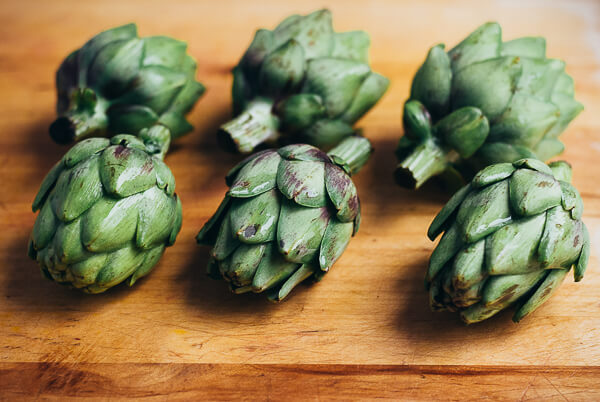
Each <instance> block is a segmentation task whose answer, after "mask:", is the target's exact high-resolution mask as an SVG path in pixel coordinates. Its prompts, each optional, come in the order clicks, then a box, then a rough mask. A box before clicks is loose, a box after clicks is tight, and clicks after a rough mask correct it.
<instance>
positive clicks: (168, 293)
mask: <svg viewBox="0 0 600 402" xmlns="http://www.w3.org/2000/svg"><path fill="white" fill-rule="evenodd" d="M322 5H323V2H322V1H313V0H304V1H286V2H282V1H274V0H271V1H262V2H258V1H255V2H243V1H227V0H222V1H218V2H214V1H212V2H208V1H207V2H201V1H198V0H190V1H184V0H182V1H154V0H152V1H147V0H145V1H141V0H140V1H124V0H109V1H103V2H81V1H74V0H73V1H57V0H55V1H18V2H17V1H13V2H8V1H5V2H3V3H2V5H1V6H0V184H1V185H2V189H1V190H0V223H1V224H2V230H1V231H0V261H1V264H2V269H1V270H0V297H1V298H0V300H1V302H0V322H1V325H0V393H1V394H0V399H11V400H12V399H14V398H36V397H43V398H57V399H63V398H64V397H81V396H94V397H100V398H105V397H123V398H125V397H135V398H138V397H154V398H156V399H166V398H167V397H169V398H174V399H188V398H189V399H201V398H202V399H252V400H268V399H272V400H281V399H336V398H340V399H359V398H373V397H376V396H380V397H388V398H393V399H424V400H430V399H434V398H440V399H475V398H492V399H557V400H558V399H567V400H571V399H573V400H580V399H588V400H600V293H599V291H598V289H600V272H598V271H599V270H598V265H599V264H598V261H599V260H598V256H599V255H600V252H599V251H600V249H599V247H600V190H599V189H598V188H599V182H600V162H599V161H600V109H599V108H600V3H598V2H597V1H594V0H589V1H583V0H582V1H569V0H561V1H552V2H549V1H525V0H510V1H502V2H500V1H497V2H482V1H474V0H473V1H468V0H464V1H455V2H452V5H450V2H446V1H442V0H439V1H429V2H417V1H398V0H387V1H385V0H382V1H369V2H365V1H359V0H356V1H351V0H340V1H330V2H329V6H330V8H331V9H332V10H333V12H334V24H335V27H336V29H337V30H354V29H364V30H366V31H368V32H369V33H370V34H371V39H372V47H371V60H372V64H373V69H374V70H375V71H378V72H381V73H383V74H384V75H386V76H388V77H389V78H390V79H391V81H392V85H391V87H390V89H389V91H388V93H387V94H386V96H385V97H384V98H383V100H382V101H381V102H380V103H379V105H377V107H376V108H375V109H373V110H372V111H371V112H370V113H369V114H368V115H367V116H366V117H365V118H364V119H363V120H362V121H361V122H360V125H361V126H362V127H364V129H365V134H366V135H367V136H368V137H369V138H371V139H372V140H373V143H374V146H375V148H376V153H375V154H374V156H373V158H372V159H371V161H370V163H369V164H368V166H367V167H366V168H365V169H364V170H363V171H361V172H360V174H359V175H357V177H356V183H357V186H358V189H359V193H360V197H361V199H362V202H363V208H362V209H363V225H362V226H361V230H360V232H359V234H358V236H357V237H356V238H355V239H354V240H353V241H352V242H351V243H350V246H349V248H348V250H347V251H346V253H345V255H344V256H343V258H342V259H341V260H340V261H339V262H338V263H337V265H336V266H335V267H334V268H333V270H332V271H331V272H330V273H328V274H327V276H326V277H325V278H324V280H323V281H322V282H320V283H317V284H314V285H304V286H300V287H299V289H297V290H296V291H295V292H294V294H292V297H291V298H289V300H287V301H285V302H284V303H281V304H278V305H275V304H271V303H268V302H267V301H266V300H265V299H264V297H262V296H261V295H252V294H250V295H243V296H235V295H233V294H231V293H229V291H228V290H227V287H226V285H225V284H224V283H223V282H219V281H213V280H211V279H209V278H207V277H206V276H205V274H204V268H205V265H206V260H207V251H208V250H207V249H206V248H201V247H198V246H196V244H195V241H194V237H195V235H196V233H197V231H198V230H199V228H200V227H201V225H202V224H203V223H204V222H205V221H206V220H207V219H208V218H209V216H210V215H211V214H212V213H213V212H214V210H215V209H216V207H217V205H218V203H219V201H220V199H221V197H222V196H223V194H224V192H225V190H226V187H225V183H224V180H223V176H224V175H225V173H226V172H227V170H228V169H229V168H230V167H231V166H233V164H234V163H236V161H238V160H239V159H240V157H239V156H235V155H230V154H227V153H224V152H222V151H221V150H220V149H219V148H218V147H217V145H216V141H215V135H214V134H215V130H216V127H217V126H218V125H219V124H220V123H222V122H224V121H225V120H226V119H227V117H228V116H229V113H230V104H229V102H230V85H231V77H230V73H229V71H230V70H231V68H232V66H233V65H234V64H235V63H236V62H237V61H238V59H239V57H240V55H241V54H242V52H243V51H244V49H245V48H246V46H247V45H248V43H249V41H250V39H251V37H252V35H253V33H254V31H255V29H256V28H258V27H274V26H275V25H276V24H277V23H278V22H279V21H280V20H281V19H282V18H283V17H285V16H287V15H288V14H290V13H293V12H302V13H306V12H309V11H311V10H314V9H317V8H319V7H322ZM488 20H497V21H499V22H500V23H501V24H502V26H503V28H504V33H505V38H514V37H518V36H524V35H543V36H545V37H546V38H547V39H548V54H549V55H550V56H552V57H559V58H562V59H564V60H566V62H567V64H568V68H567V69H568V71H569V73H570V74H572V75H573V77H574V78H575V82H576V93H577V99H579V100H580V101H581V102H583V103H584V104H585V106H586V110H585V111H584V112H583V113H582V114H581V115H580V117H578V118H577V120H576V121H575V122H574V123H573V124H572V125H571V126H570V127H569V129H568V131H567V132H566V133H565V135H564V136H563V139H564V142H565V143H566V146H567V151H566V152H565V153H564V154H563V156H562V157H564V158H565V159H567V160H568V161H570V162H571V163H572V164H573V168H574V184H575V185H576V187H577V188H578V189H579V191H580V192H581V195H582V196H583V200H584V203H585V212H584V220H585V222H586V224H587V225H588V227H589V229H590V232H591V237H592V258H591V261H590V266H589V268H588V272H587V275H586V277H585V279H584V280H583V282H581V283H577V284H576V283H573V281H572V278H571V277H569V279H568V280H567V281H565V283H564V285H563V286H562V288H561V289H560V290H559V291H558V292H557V293H556V294H555V296H554V297H553V298H552V299H551V300H550V301H549V302H548V303H546V305H544V306H543V307H541V308H540V309H539V310H538V311H536V312H535V313H534V314H533V315H532V316H530V317H528V318H527V319H525V320H524V321H523V322H522V323H520V324H518V325H517V324H513V323H512V322H511V320H510V313H509V314H501V315H499V316H497V317H495V318H494V319H491V320H489V321H488V322H484V323H481V324H479V325H473V326H468V327H467V326H465V325H463V324H462V323H461V322H460V321H459V319H458V318H457V317H456V316H455V315H452V314H444V313H436V314H434V313H431V312H430V311H429V308H428V304H427V295H426V293H425V292H424V290H423V285H422V278H423V275H424V270H425V266H426V262H427V259H428V256H429V254H430V253H431V251H432V249H433V246H434V245H433V244H432V243H431V242H430V241H429V240H428V239H427V238H426V236H425V233H426V230H427V227H428V225H429V223H430V221H431V220H432V218H433V216H434V215H435V214H436V212H437V211H438V210H439V209H440V208H441V206H442V205H443V203H444V201H445V200H446V199H447V197H448V195H444V194H442V193H440V192H439V191H438V189H436V188H435V187H434V186H431V185H428V186H426V187H425V188H423V189H422V190H420V191H416V192H415V191H408V190H404V189H400V188H399V187H397V186H396V185H395V184H394V182H393V180H392V171H393V169H394V166H395V158H394V155H393V150H394V147H395V144H396V142H397V140H398V138H399V136H400V135H401V126H400V118H401V106H402V103H403V101H404V100H405V99H406V97H407V95H408V89H409V85H410V80H411V79H412V76H413V74H414V72H415V71H416V69H417V67H418V65H419V64H420V63H421V62H422V61H423V59H424V57H425V55H426V52H427V50H428V48H429V47H430V46H431V45H433V44H435V43H438V42H445V43H447V44H448V45H450V46H451V45H453V44H455V43H457V42H458V41H459V40H460V39H461V38H462V37H464V36H465V35H466V34H468V33H469V32H470V31H471V30H473V29H475V28H476V27H477V26H478V25H480V24H481V23H483V22H485V21H488ZM131 21H134V22H137V23H138V24H139V31H140V34H141V35H143V36H147V35H154V34H165V35H170V36H174V37H176V38H181V39H185V40H187V41H188V42H189V50H190V52H191V54H192V55H194V56H195V57H196V58H197V59H198V61H199V71H198V77H199V79H200V80H201V81H202V82H203V83H205V84H206V86H207V87H208V92H207V93H206V95H205V96H204V97H203V98H202V99H201V101H200V102H199V103H198V105H197V107H196V108H195V110H194V112H193V113H192V115H191V121H192V122H193V124H194V125H195V126H196V129H195V131H194V132H193V133H192V134H191V135H189V136H188V137H186V138H183V139H181V140H180V141H179V142H178V143H177V145H175V146H173V149H172V152H171V153H170V154H169V156H167V159H166V162H167V163H168V164H169V166H170V167H171V168H172V170H173V173H174V174H175V177H176V178H177V192H178V193H179V194H180V196H181V198H182V200H183V205H184V212H183V215H184V221H183V229H182V231H181V233H180V235H179V238H178V240H177V243H176V244H175V246H173V247H171V248H170V249H168V251H167V252H166V254H165V256H164V258H163V259H162V261H161V262H160V264H159V265H158V266H157V267H156V269H155V271H154V272H153V273H152V274H151V275H150V276H148V277H147V278H145V279H143V280H140V281H139V282H138V283H136V285H135V286H134V287H133V288H131V289H130V288H127V287H126V286H119V287H117V288H115V289H112V290H111V291H109V292H107V293H105V294H102V295H95V296H89V295H85V294H80V293H78V292H76V291H71V290H68V289H66V288H63V287H61V286H58V285H56V284H54V283H52V282H50V281H48V280H46V279H43V278H42V277H41V275H40V273H39V270H38V268H37V266H36V265H35V263H34V262H32V261H30V260H29V259H28V258H27V257H26V256H25V250H26V244H27V239H28V236H29V233H30V231H31V227H32V225H33V222H34V219H35V215H34V214H32V213H31V209H30V205H31V201H32V199H33V197H34V195H35V193H36V191H37V189H38V185H39V183H40V182H41V180H42V179H43V177H44V175H45V174H46V172H47V171H48V170H49V169H50V168H51V167H52V165H53V164H54V163H55V162H56V161H57V160H58V159H59V158H60V157H61V155H62V154H63V153H64V152H65V150H66V148H64V147H61V146H58V145H55V144H53V143H52V142H51V141H50V139H49V137H48V134H47V127H48V125H49V123H50V122H51V121H52V119H53V115H54V102H55V93H54V83H53V79H54V72H55V70H56V68H57V66H58V65H59V63H60V62H61V60H62V59H63V57H64V56H66V55H67V54H68V53H69V52H70V51H71V50H73V49H74V48H76V47H78V46H80V45H81V44H82V43H83V42H84V41H85V40H87V39H88V38H89V37H91V36H92V35H94V34H95V33H97V32H99V31H101V30H103V29H107V28H109V27H112V26H115V25H118V24H122V23H126V22H131Z"/></svg>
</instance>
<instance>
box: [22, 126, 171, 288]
mask: <svg viewBox="0 0 600 402" xmlns="http://www.w3.org/2000/svg"><path fill="white" fill-rule="evenodd" d="M170 140H171V135H170V133H169V130H168V129H167V128H166V127H164V126H153V127H151V128H149V129H148V128H146V129H144V130H142V132H141V133H140V134H139V135H138V136H137V137H136V136H132V135H129V134H120V135H116V136H113V137H111V138H110V139H106V138H99V137H93V138H88V139H85V140H83V141H81V142H79V143H78V144H76V145H75V146H73V148H71V149H70V150H69V151H68V152H67V153H66V154H65V155H64V156H63V158H62V159H61V160H60V161H59V162H58V163H57V165H56V166H55V167H54V168H53V169H52V170H51V171H50V173H49V174H48V176H47V177H46V179H45V180H44V182H43V183H42V185H41V187H40V190H39V192H38V195H37V196H36V199H35V201H34V203H33V210H34V211H36V210H40V213H39V215H38V217H37V219H36V222H35V224H34V227H33V231H32V234H31V240H30V244H29V250H30V252H29V255H30V257H31V258H32V259H35V260H37V262H38V264H39V265H40V267H41V269H42V272H44V274H45V275H46V276H47V277H49V278H50V279H52V280H54V281H56V282H59V283H62V284H65V285H67V286H70V287H74V288H78V289H81V290H83V291H84V292H87V293H100V292H104V291H105V290H107V289H109V288H110V287H112V286H115V285H117V284H118V283H120V282H123V281H125V280H126V279H128V278H129V284H130V285H132V284H133V283H134V282H135V281H136V280H137V279H138V278H140V277H142V276H145V275H146V274H148V273H149V272H150V271H151V270H152V268H153V267H154V266H155V265H156V264H157V262H158V261H159V259H160V257H161V256H162V254H163V252H164V249H165V247H168V246H170V245H172V244H173V243H174V241H175V238H176V236H177V234H178V233H179V230H180V228H181V203H180V201H179V198H178V196H177V195H176V194H175V179H174V178H173V175H172V173H171V171H170V169H169V168H168V167H167V165H166V164H165V163H164V162H163V161H162V157H163V156H164V153H165V152H166V150H167V148H168V145H169V143H170Z"/></svg>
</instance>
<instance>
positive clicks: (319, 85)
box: [218, 10, 389, 153]
mask: <svg viewBox="0 0 600 402" xmlns="http://www.w3.org/2000/svg"><path fill="white" fill-rule="evenodd" d="M369 42H370V40H369V36H368V34H367V33H366V32H363V31H352V32H343V33H336V32H334V31H333V27H332V23H331V12H330V11H329V10H320V11H315V12H313V13H312V14H309V15H306V16H300V15H292V16H290V17H288V18H286V19H285V20H283V21H282V22H281V23H280V24H279V25H278V26H277V27H276V28H275V29H274V30H272V31H269V30H267V29H260V30H258V31H257V32H256V35H255V36H254V40H253V41H252V43H251V44H250V47H249V48H248V50H246V53H245V54H244V56H243V57H242V59H241V60H240V62H239V64H238V65H237V66H236V67H235V68H234V69H233V87H232V97H233V113H234V115H235V118H233V119H232V120H231V121H229V122H228V123H225V124H223V125H222V126H221V127H220V130H219V131H218V139H219V142H220V143H221V144H222V146H223V147H224V148H226V149H229V150H235V151H238V152H241V153H250V152H252V151H253V150H254V148H255V147H257V146H258V145H260V144H263V143H275V142H276V141H277V140H281V141H280V142H285V143H288V144H289V143H292V142H306V143H308V144H311V145H315V146H318V147H330V146H332V145H335V144H337V143H338V142H339V141H340V140H341V139H343V138H344V137H347V136H349V135H351V134H352V133H353V132H354V130H353V128H352V125H353V124H354V123H355V122H356V121H357V120H358V119H360V118H361V117H362V116H363V115H364V114H365V113H366V112H367V111H368V110H369V109H370V108H371V107H372V106H373V105H375V103H376V102H377V101H378V100H379V98H381V96H382V95H383V94H384V92H385V91H386V89H387V87H388V84H389V81H388V79H387V78H385V77H383V76H381V75H379V74H377V73H374V72H372V71H371V69H370V67H369V63H368V50H369ZM280 137H285V138H280Z"/></svg>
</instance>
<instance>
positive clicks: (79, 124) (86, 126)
mask: <svg viewBox="0 0 600 402" xmlns="http://www.w3.org/2000/svg"><path fill="white" fill-rule="evenodd" d="M186 50H187V44H186V43H184V42H181V41H178V40H175V39H172V38H169V37H166V36H151V37H147V38H140V37H138V35H137V27H136V26H135V24H128V25H123V26H120V27H117V28H113V29H109V30H108V31H104V32H102V33H99V34H98V35H96V36H94V37H93V38H92V39H90V40H89V41H88V42H86V43H85V44H84V45H83V46H82V47H81V48H80V49H78V50H75V51H74V52H73V53H71V54H70V55H69V56H68V57H67V58H66V59H65V60H64V61H63V62H62V64H61V66H60V68H59V69H58V71H57V73H56V90H57V93H58V101H57V105H56V111H57V114H58V118H57V119H56V120H55V121H54V122H53V123H52V124H51V125H50V136H51V137H52V138H53V139H54V141H56V142H58V143H61V144H67V143H70V142H72V141H77V140H80V139H83V138H87V137H99V136H101V137H110V136H111V135H114V134H118V133H138V132H139V131H140V130H141V129H143V128H148V127H151V126H152V125H154V124H157V123H158V124H161V125H164V126H166V127H167V128H169V130H170V131H171V135H172V136H173V138H177V137H179V136H181V135H182V134H184V133H187V132H189V131H191V130H192V129H193V127H192V126H191V125H190V123H188V121H187V120H186V119H185V115H186V114H187V113H188V112H189V111H190V109H191V108H192V107H193V106H194V104H195V103H196V101H197V100H198V98H199V97H200V96H201V95H202V94H203V93H204V86H203V85H202V84H200V83H199V82H197V81H196V79H195V76H196V61H195V60H194V59H193V58H192V57H191V56H190V55H188V54H186Z"/></svg>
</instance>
